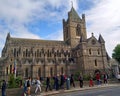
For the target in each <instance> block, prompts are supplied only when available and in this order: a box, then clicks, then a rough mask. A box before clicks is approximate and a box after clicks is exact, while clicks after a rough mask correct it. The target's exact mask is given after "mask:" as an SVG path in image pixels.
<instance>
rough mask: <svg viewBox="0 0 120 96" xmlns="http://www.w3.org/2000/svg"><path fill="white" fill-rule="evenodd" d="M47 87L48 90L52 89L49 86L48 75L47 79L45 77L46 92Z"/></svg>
mask: <svg viewBox="0 0 120 96" xmlns="http://www.w3.org/2000/svg"><path fill="white" fill-rule="evenodd" d="M48 88H49V90H52V89H51V86H50V77H47V79H46V92H47V89H48Z"/></svg>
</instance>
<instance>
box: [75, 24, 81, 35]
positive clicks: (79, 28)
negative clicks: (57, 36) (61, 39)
mask: <svg viewBox="0 0 120 96" xmlns="http://www.w3.org/2000/svg"><path fill="white" fill-rule="evenodd" d="M80 33H81V27H80V25H79V24H78V25H77V27H76V36H80Z"/></svg>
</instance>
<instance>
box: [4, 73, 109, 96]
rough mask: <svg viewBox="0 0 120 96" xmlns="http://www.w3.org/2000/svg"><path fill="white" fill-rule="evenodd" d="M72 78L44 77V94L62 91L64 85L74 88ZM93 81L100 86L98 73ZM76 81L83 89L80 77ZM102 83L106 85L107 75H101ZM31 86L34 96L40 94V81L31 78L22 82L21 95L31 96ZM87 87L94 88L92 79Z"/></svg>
mask: <svg viewBox="0 0 120 96" xmlns="http://www.w3.org/2000/svg"><path fill="white" fill-rule="evenodd" d="M74 77H75V76H74V75H73V74H71V76H66V75H60V76H54V77H52V78H51V77H46V79H45V80H46V82H45V84H46V87H45V91H46V92H47V91H48V90H50V91H51V90H52V89H55V90H59V89H64V87H65V83H66V87H67V86H69V87H70V86H73V87H75V78H74ZM95 79H96V83H97V85H100V84H101V75H100V73H96V76H95ZM78 81H79V86H80V88H82V87H83V77H82V75H79V77H78ZM103 81H104V84H107V82H108V75H107V74H105V73H104V74H103ZM32 85H35V86H36V87H35V90H34V93H35V94H37V92H38V90H39V92H40V93H41V86H42V85H43V84H42V79H41V78H39V77H37V78H36V79H35V80H31V78H30V77H29V78H27V79H26V80H25V81H24V92H23V93H24V94H23V96H31V86H32ZM89 86H90V87H92V86H94V83H93V79H92V78H90V81H89ZM2 96H6V81H5V80H3V82H2Z"/></svg>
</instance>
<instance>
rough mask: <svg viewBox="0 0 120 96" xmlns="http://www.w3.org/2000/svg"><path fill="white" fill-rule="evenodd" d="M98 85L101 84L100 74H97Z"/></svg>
mask: <svg viewBox="0 0 120 96" xmlns="http://www.w3.org/2000/svg"><path fill="white" fill-rule="evenodd" d="M96 80H97V85H99V84H100V73H97V74H96Z"/></svg>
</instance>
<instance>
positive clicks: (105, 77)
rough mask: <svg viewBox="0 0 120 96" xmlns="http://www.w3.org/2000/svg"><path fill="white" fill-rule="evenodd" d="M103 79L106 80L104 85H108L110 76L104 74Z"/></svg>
mask: <svg viewBox="0 0 120 96" xmlns="http://www.w3.org/2000/svg"><path fill="white" fill-rule="evenodd" d="M103 78H104V84H107V80H108V75H107V74H105V73H104V75H103Z"/></svg>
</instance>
